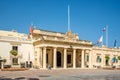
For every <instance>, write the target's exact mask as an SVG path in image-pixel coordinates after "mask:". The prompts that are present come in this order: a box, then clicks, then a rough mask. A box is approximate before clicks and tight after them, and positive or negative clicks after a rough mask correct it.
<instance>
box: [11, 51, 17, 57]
mask: <svg viewBox="0 0 120 80" xmlns="http://www.w3.org/2000/svg"><path fill="white" fill-rule="evenodd" d="M10 53H11V54H12V55H14V56H17V55H18V52H17V51H16V50H11V51H10Z"/></svg>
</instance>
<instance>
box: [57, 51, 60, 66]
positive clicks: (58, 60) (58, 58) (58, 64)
mask: <svg viewBox="0 0 120 80" xmlns="http://www.w3.org/2000/svg"><path fill="white" fill-rule="evenodd" d="M57 67H61V53H60V52H59V51H58V52H57Z"/></svg>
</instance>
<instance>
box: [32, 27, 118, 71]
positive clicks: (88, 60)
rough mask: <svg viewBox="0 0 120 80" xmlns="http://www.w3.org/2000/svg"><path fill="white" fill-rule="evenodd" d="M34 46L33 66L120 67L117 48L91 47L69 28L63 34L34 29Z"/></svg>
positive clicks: (55, 67) (90, 43)
mask: <svg viewBox="0 0 120 80" xmlns="http://www.w3.org/2000/svg"><path fill="white" fill-rule="evenodd" d="M30 36H31V39H32V40H33V46H34V59H35V60H34V67H35V68H39V69H46V68H48V66H51V67H52V68H53V69H57V68H63V69H66V68H91V69H92V68H96V67H111V66H114V65H115V66H116V67H119V65H120V63H119V60H118V57H119V56H120V49H119V48H108V47H104V46H102V47H98V46H94V45H93V44H92V42H91V41H86V40H81V39H79V36H78V34H74V33H73V32H72V31H71V30H69V31H68V32H66V33H60V32H53V31H47V30H39V29H34V30H33V34H31V35H30Z"/></svg>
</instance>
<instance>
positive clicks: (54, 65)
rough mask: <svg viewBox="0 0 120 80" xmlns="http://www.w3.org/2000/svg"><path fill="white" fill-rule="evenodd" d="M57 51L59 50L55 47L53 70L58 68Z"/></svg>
mask: <svg viewBox="0 0 120 80" xmlns="http://www.w3.org/2000/svg"><path fill="white" fill-rule="evenodd" d="M56 51H57V48H56V47H55V48H54V56H53V68H56V60H57V58H56Z"/></svg>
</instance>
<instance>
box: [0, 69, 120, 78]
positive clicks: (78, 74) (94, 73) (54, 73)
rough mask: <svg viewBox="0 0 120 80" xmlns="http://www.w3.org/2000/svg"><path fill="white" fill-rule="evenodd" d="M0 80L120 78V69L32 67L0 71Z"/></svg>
mask: <svg viewBox="0 0 120 80" xmlns="http://www.w3.org/2000/svg"><path fill="white" fill-rule="evenodd" d="M5 78H6V79H5ZM7 78H8V79H7ZM0 80H120V70H103V69H56V70H54V69H52V70H39V69H33V70H26V71H0Z"/></svg>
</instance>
